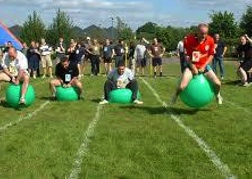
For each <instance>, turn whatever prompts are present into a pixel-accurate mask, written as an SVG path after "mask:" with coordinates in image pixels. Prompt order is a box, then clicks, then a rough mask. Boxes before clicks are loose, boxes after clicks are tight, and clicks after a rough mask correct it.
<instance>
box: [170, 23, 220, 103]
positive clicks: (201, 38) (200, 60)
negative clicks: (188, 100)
mask: <svg viewBox="0 0 252 179" xmlns="http://www.w3.org/2000/svg"><path fill="white" fill-rule="evenodd" d="M184 48H185V58H186V62H187V67H186V68H185V70H184V72H183V74H182V77H181V81H180V84H179V85H178V88H177V89H176V93H175V95H174V96H173V97H172V99H171V103H170V105H172V104H174V103H175V102H176V99H177V97H178V96H179V94H180V93H181V92H182V91H183V90H184V89H185V88H186V87H187V85H188V84H189V82H190V80H191V79H192V77H193V75H197V74H199V73H204V74H205V75H206V77H207V78H208V79H209V80H210V81H212V83H213V84H214V86H215V96H216V101H217V103H218V104H220V105H221V104H222V101H223V99H222V97H221V95H220V90H221V82H220V80H219V78H218V77H217V76H216V74H215V73H214V72H213V70H212V69H211V66H210V63H211V62H212V60H213V57H214V49H215V44H214V39H213V38H212V37H211V36H209V35H208V24H205V23H200V24H199V25H198V28H197V31H196V33H195V34H189V35H188V36H186V38H185V41H184Z"/></svg>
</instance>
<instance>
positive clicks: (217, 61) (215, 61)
mask: <svg viewBox="0 0 252 179" xmlns="http://www.w3.org/2000/svg"><path fill="white" fill-rule="evenodd" d="M217 65H219V67H220V75H221V77H224V64H223V58H222V57H214V59H213V71H214V73H215V74H217Z"/></svg>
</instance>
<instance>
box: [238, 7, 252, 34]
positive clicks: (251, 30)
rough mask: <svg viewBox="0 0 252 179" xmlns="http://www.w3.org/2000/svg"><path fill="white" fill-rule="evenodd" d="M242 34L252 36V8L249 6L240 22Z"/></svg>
mask: <svg viewBox="0 0 252 179" xmlns="http://www.w3.org/2000/svg"><path fill="white" fill-rule="evenodd" d="M240 28H241V32H242V33H243V34H244V33H246V34H248V35H249V36H252V6H247V10H246V12H245V13H244V14H243V15H242V17H241V21H240Z"/></svg>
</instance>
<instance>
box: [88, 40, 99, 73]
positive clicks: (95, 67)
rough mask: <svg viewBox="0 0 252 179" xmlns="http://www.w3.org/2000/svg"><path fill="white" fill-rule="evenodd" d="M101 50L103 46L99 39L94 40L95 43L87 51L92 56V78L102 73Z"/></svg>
mask: <svg viewBox="0 0 252 179" xmlns="http://www.w3.org/2000/svg"><path fill="white" fill-rule="evenodd" d="M100 50H101V46H100V44H99V43H98V41H97V39H93V42H92V43H91V44H90V45H89V49H87V51H88V53H89V54H90V55H89V56H90V61H91V76H93V75H95V76H97V75H99V73H100Z"/></svg>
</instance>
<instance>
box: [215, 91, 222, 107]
mask: <svg viewBox="0 0 252 179" xmlns="http://www.w3.org/2000/svg"><path fill="white" fill-rule="evenodd" d="M216 100H217V103H218V104H219V105H221V104H222V102H223V98H222V97H221V95H220V94H219V95H217V96H216Z"/></svg>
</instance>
